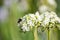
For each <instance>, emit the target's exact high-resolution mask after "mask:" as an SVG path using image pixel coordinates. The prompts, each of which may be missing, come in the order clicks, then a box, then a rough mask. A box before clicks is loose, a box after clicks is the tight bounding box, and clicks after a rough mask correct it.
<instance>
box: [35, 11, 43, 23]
mask: <svg viewBox="0 0 60 40" xmlns="http://www.w3.org/2000/svg"><path fill="white" fill-rule="evenodd" d="M35 16H36V19H37V20H36V21H38V22H39V21H42V20H43V16H42V15H40V14H39V12H38V11H37V12H36V13H35Z"/></svg>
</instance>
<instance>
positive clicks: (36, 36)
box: [34, 27, 38, 40]
mask: <svg viewBox="0 0 60 40" xmlns="http://www.w3.org/2000/svg"><path fill="white" fill-rule="evenodd" d="M34 40H38V35H37V28H36V27H35V30H34Z"/></svg>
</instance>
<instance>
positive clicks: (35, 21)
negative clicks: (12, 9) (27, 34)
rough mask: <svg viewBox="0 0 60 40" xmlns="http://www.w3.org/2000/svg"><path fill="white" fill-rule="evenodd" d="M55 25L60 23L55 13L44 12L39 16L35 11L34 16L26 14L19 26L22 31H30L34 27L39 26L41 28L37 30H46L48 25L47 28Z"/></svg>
mask: <svg viewBox="0 0 60 40" xmlns="http://www.w3.org/2000/svg"><path fill="white" fill-rule="evenodd" d="M56 23H60V18H59V17H58V16H57V14H56V13H55V12H53V11H46V12H43V13H42V14H39V12H38V11H37V12H36V13H35V14H28V15H25V16H24V17H22V21H21V22H20V23H19V24H20V26H21V28H22V31H30V30H31V29H32V28H34V27H35V26H37V27H38V26H39V27H40V26H41V28H39V29H42V28H46V26H48V25H49V27H51V26H53V25H55V24H56ZM40 24H41V25H40ZM50 24H52V25H50ZM42 30H44V29H42Z"/></svg>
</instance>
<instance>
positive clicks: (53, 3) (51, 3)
mask: <svg viewBox="0 0 60 40" xmlns="http://www.w3.org/2000/svg"><path fill="white" fill-rule="evenodd" d="M47 1H48V3H49V4H50V5H54V6H56V2H55V0H47Z"/></svg>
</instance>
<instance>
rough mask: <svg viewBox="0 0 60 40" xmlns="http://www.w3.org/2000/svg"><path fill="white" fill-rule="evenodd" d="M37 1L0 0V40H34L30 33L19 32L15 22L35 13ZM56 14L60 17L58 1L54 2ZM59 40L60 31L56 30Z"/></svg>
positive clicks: (59, 0)
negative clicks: (55, 3)
mask: <svg viewBox="0 0 60 40" xmlns="http://www.w3.org/2000/svg"><path fill="white" fill-rule="evenodd" d="M38 1H39V0H0V40H34V35H33V33H32V32H26V33H22V32H20V31H19V28H18V26H17V21H18V19H19V18H20V17H22V16H24V15H26V14H28V13H35V12H36V11H37V10H38V5H39V3H38ZM56 2H57V8H56V13H57V15H58V16H59V17H60V0H56ZM58 39H59V40H60V31H59V30H58Z"/></svg>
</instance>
